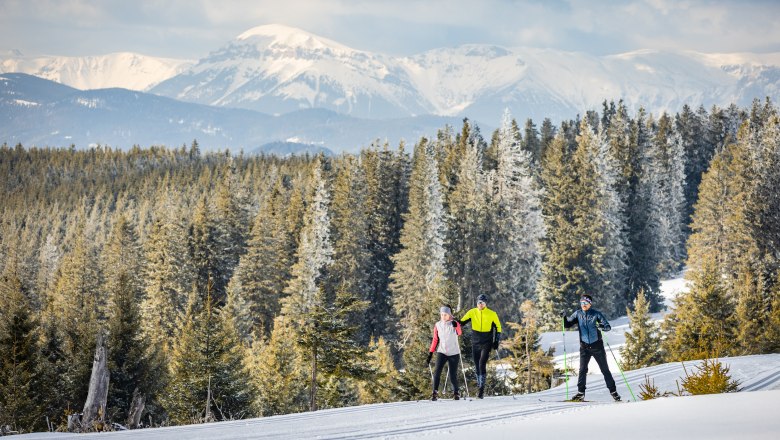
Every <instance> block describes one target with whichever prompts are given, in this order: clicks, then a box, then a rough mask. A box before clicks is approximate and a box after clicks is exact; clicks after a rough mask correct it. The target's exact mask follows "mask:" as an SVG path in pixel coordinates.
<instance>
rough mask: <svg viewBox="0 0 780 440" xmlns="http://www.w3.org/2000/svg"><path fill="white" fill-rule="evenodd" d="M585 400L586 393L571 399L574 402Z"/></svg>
mask: <svg viewBox="0 0 780 440" xmlns="http://www.w3.org/2000/svg"><path fill="white" fill-rule="evenodd" d="M584 400H585V393H577V394H575V395H574V397H572V398H571V401H572V402H582V401H584Z"/></svg>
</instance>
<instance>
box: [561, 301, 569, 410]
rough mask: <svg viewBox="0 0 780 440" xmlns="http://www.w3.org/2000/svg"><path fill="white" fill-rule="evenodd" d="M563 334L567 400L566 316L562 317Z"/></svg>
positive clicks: (567, 394) (567, 398) (567, 395)
mask: <svg viewBox="0 0 780 440" xmlns="http://www.w3.org/2000/svg"><path fill="white" fill-rule="evenodd" d="M561 334H563V374H564V376H566V400H569V369H568V368H567V367H566V317H565V316H564V317H562V318H561Z"/></svg>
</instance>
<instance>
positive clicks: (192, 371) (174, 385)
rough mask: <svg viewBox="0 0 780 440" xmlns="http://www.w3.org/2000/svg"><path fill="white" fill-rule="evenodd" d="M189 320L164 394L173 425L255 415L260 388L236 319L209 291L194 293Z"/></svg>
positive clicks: (163, 399) (161, 397) (162, 399)
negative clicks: (253, 407) (248, 363)
mask: <svg viewBox="0 0 780 440" xmlns="http://www.w3.org/2000/svg"><path fill="white" fill-rule="evenodd" d="M185 322H186V324H185V325H184V327H183V328H182V331H181V334H180V336H179V338H178V340H177V341H176V345H175V346H174V350H173V354H172V356H171V364H170V381H169V383H168V386H167V387H166V389H165V391H164V392H163V394H162V395H161V396H160V400H161V401H162V404H163V406H164V407H165V410H166V412H167V413H168V416H169V417H170V420H171V422H173V423H175V424H187V423H203V422H210V421H215V420H232V419H241V418H244V417H249V416H252V415H253V413H252V412H251V407H250V403H251V402H252V401H253V400H254V389H253V387H252V384H251V381H250V378H249V373H248V370H247V368H246V367H245V363H244V360H245V352H244V350H243V348H242V347H241V346H240V344H239V342H238V336H237V335H236V333H235V327H234V324H233V323H232V322H231V321H230V317H229V316H227V314H226V313H225V314H223V313H220V309H219V308H218V307H216V305H215V301H214V300H213V299H212V298H211V294H210V291H209V290H207V292H206V293H205V294H201V293H199V292H193V294H192V295H191V296H190V304H189V306H188V312H187V315H186V318H185Z"/></svg>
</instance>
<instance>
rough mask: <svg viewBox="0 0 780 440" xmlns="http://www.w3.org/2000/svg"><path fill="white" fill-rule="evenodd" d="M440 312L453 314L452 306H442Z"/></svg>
mask: <svg viewBox="0 0 780 440" xmlns="http://www.w3.org/2000/svg"><path fill="white" fill-rule="evenodd" d="M439 313H446V314H448V315H450V316H452V309H450V308H449V307H447V306H442V307H441V308H440V309H439Z"/></svg>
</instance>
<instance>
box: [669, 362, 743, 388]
mask: <svg viewBox="0 0 780 440" xmlns="http://www.w3.org/2000/svg"><path fill="white" fill-rule="evenodd" d="M682 387H683V389H684V390H685V391H687V392H689V393H691V394H692V395H694V396H696V395H701V394H719V393H733V392H735V391H737V389H738V387H739V382H737V381H735V380H733V379H731V375H730V374H729V367H728V365H723V363H721V362H720V360H718V359H704V360H703V361H702V362H701V364H700V365H699V367H698V371H696V372H694V373H693V374H688V370H685V378H684V379H683V381H682Z"/></svg>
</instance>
